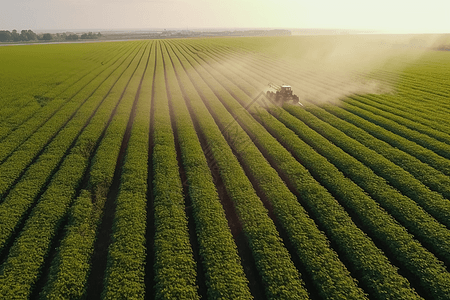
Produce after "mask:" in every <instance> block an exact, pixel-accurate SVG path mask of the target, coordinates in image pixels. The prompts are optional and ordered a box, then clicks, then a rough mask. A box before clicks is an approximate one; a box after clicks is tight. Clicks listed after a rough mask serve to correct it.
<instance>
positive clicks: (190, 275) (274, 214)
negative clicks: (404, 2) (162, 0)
mask: <svg viewBox="0 0 450 300" xmlns="http://www.w3.org/2000/svg"><path fill="white" fill-rule="evenodd" d="M340 39H341V40H339V37H337V38H333V37H270V38H269V37H264V38H263V37H258V38H256V37H255V38H210V39H167V40H138V41H127V42H103V43H88V44H80V43H78V44H55V45H30V46H9V47H0V298H1V299H314V300H315V299H429V300H441V299H442V300H443V299H450V272H449V267H450V123H449V119H450V51H434V50H424V49H417V48H411V49H409V48H408V49H406V48H405V47H400V46H398V47H385V46H383V47H384V48H382V49H384V52H383V51H381V50H379V49H378V48H377V49H375V48H373V47H371V46H368V47H367V48H366V49H360V50H361V51H360V52H351V51H350V52H349V49H354V48H355V47H356V48H357V45H359V40H358V38H348V37H341V38H340ZM343 43H347V44H348V45H349V46H345V47H344V46H342V45H343ZM371 43H373V44H374V45H375V44H377V45H379V44H380V41H379V40H376V38H373V40H372V41H371ZM371 49H372V50H371ZM374 49H375V50H374ZM363 50H364V51H363ZM369 50H371V51H372V52H370V51H369ZM364 53H365V54H364ZM269 82H272V83H275V84H283V83H285V84H290V85H291V86H292V89H293V91H294V93H295V94H296V95H298V96H299V97H300V102H301V104H302V105H293V104H289V103H284V104H279V103H278V104H276V103H273V102H271V101H269V100H268V99H267V98H265V97H264V93H265V91H267V90H268V83H269Z"/></svg>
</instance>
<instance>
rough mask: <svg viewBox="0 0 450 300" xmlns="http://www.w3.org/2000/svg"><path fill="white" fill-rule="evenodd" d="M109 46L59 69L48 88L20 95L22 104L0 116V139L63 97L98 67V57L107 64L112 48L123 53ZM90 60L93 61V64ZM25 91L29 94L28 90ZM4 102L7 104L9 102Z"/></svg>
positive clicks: (111, 55) (116, 52)
mask: <svg viewBox="0 0 450 300" xmlns="http://www.w3.org/2000/svg"><path fill="white" fill-rule="evenodd" d="M110 48H111V49H109V51H108V49H107V48H106V47H105V48H104V49H98V51H96V52H95V53H92V54H90V55H89V57H88V58H86V61H87V62H85V63H81V64H80V63H79V62H78V63H77V64H73V66H72V69H70V70H68V69H64V70H61V71H60V72H59V73H58V74H57V75H56V76H52V80H53V81H55V83H54V84H53V85H51V86H50V87H49V89H48V90H46V91H37V90H36V89H35V88H34V87H33V88H32V91H31V92H32V93H33V94H34V96H31V95H27V96H22V97H20V101H21V102H23V106H22V107H17V104H16V103H15V105H14V112H13V113H11V114H9V115H8V116H7V117H6V116H4V117H3V118H0V140H2V139H3V138H4V137H5V136H6V135H8V134H9V133H10V132H11V131H12V130H14V129H15V128H16V127H18V126H19V125H21V124H22V123H24V122H25V121H26V120H28V119H29V118H30V117H32V116H33V115H34V114H35V113H37V112H38V111H39V110H40V109H43V108H42V106H46V105H48V104H49V102H51V101H52V100H54V99H55V98H59V97H64V92H66V91H67V90H68V89H70V88H71V87H73V86H74V85H76V84H77V83H78V82H79V81H81V80H83V78H85V77H86V76H89V74H91V73H92V72H93V71H94V70H96V69H98V67H99V64H100V62H97V60H98V59H99V58H106V61H105V62H104V64H108V63H109V61H111V60H112V59H113V57H114V56H115V55H113V53H111V52H112V51H111V50H114V53H115V54H119V55H121V54H122V55H123V53H121V52H122V49H120V50H115V49H113V47H111V46H110ZM92 62H94V64H93V63H92ZM27 93H28V94H29V92H27ZM39 101H43V103H39ZM16 102H17V101H16ZM5 104H6V105H9V104H10V103H5Z"/></svg>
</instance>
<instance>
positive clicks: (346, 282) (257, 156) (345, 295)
mask: <svg viewBox="0 0 450 300" xmlns="http://www.w3.org/2000/svg"><path fill="white" fill-rule="evenodd" d="M222 95H223V97H226V94H222ZM222 110H224V108H222ZM216 114H217V115H222V114H224V112H220V111H218V112H217V113H216ZM240 119H242V117H240ZM261 129H262V128H259V129H258V131H256V132H255V131H252V134H254V135H258V141H259V142H260V143H264V144H271V143H273V142H274V141H273V140H272V139H271V138H270V137H268V136H265V137H264V135H263V133H262V131H261ZM255 130H256V129H255ZM236 139H237V140H240V141H241V143H238V144H237V145H236V151H238V152H239V153H240V155H241V158H242V161H243V163H244V164H245V165H246V166H247V167H248V169H249V171H250V172H251V173H252V175H253V178H255V180H256V182H257V184H258V186H259V187H260V189H261V190H262V192H263V194H264V196H265V198H266V199H267V200H268V201H269V202H270V205H271V206H272V207H273V209H274V213H275V216H276V217H277V219H278V220H279V221H280V222H281V224H282V226H283V228H285V230H286V231H287V233H288V236H289V239H290V241H291V242H292V243H293V245H294V247H295V250H296V252H297V254H298V257H299V258H300V259H301V260H302V263H303V264H304V265H305V266H306V271H307V273H308V275H309V276H311V277H312V278H313V282H314V284H315V285H316V289H317V290H318V291H319V294H320V295H322V296H323V297H324V298H334V299H339V298H342V299H361V298H364V295H363V292H362V291H361V290H359V289H358V288H357V286H356V284H355V282H354V280H353V279H352V278H351V276H350V274H349V272H348V271H347V269H346V268H345V266H344V265H343V264H342V262H341V261H340V260H339V258H338V256H337V255H336V253H335V252H334V251H333V250H332V249H331V248H330V246H329V242H328V241H327V239H326V237H325V235H324V234H323V233H321V232H320V231H319V230H318V228H317V226H316V225H315V224H314V221H313V220H312V219H311V218H310V217H309V216H308V215H307V213H306V212H305V210H304V209H303V208H302V206H301V205H300V204H299V203H298V201H297V199H296V197H295V196H294V195H293V194H292V193H291V192H290V191H289V189H288V188H287V187H286V185H285V184H284V183H283V181H282V180H281V179H280V177H279V176H278V174H277V173H276V171H275V170H274V169H272V168H271V166H270V164H269V163H268V162H267V161H266V160H265V158H264V157H263V156H262V154H261V153H260V152H259V150H258V149H257V148H256V147H255V146H254V145H253V144H252V143H251V142H250V140H249V137H248V136H247V135H246V134H245V132H243V131H240V134H239V136H236ZM269 147H270V146H269ZM317 253H320V256H318V255H317Z"/></svg>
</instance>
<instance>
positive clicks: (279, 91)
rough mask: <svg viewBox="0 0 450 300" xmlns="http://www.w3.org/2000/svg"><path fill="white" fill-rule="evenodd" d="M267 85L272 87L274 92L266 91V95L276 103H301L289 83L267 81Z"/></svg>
mask: <svg viewBox="0 0 450 300" xmlns="http://www.w3.org/2000/svg"><path fill="white" fill-rule="evenodd" d="M269 87H271V88H273V89H274V90H275V91H276V92H272V91H267V93H266V96H267V97H268V98H269V99H271V100H272V101H274V102H275V103H277V104H278V105H283V103H290V104H299V105H302V104H301V103H300V102H299V100H298V96H297V95H294V94H293V93H292V88H291V86H290V85H286V84H283V85H281V86H280V85H276V84H273V83H269Z"/></svg>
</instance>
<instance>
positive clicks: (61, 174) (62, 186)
mask: <svg viewBox="0 0 450 300" xmlns="http://www.w3.org/2000/svg"><path fill="white" fill-rule="evenodd" d="M141 51H142V50H141ZM138 61H139V56H137V55H136V56H135V57H134V60H133V61H132V62H130V64H129V65H128V68H127V69H126V70H124V71H123V76H121V77H120V78H118V80H117V84H115V85H114V86H113V87H112V88H111V90H110V92H109V93H108V96H107V98H106V99H105V101H103V103H102V106H101V107H100V108H99V109H98V110H97V111H96V113H95V115H94V116H93V117H92V119H91V121H90V122H89V124H88V125H87V126H86V128H85V129H84V130H83V132H82V133H81V135H80V136H79V137H78V139H77V141H76V144H75V146H74V147H73V148H72V149H71V150H70V153H69V154H68V155H67V156H66V157H65V159H64V161H63V163H62V165H61V167H60V169H59V170H58V171H57V172H56V173H55V175H54V176H53V178H52V181H51V182H50V184H49V187H48V188H47V190H46V191H45V192H44V193H43V195H42V196H41V198H40V199H39V201H38V203H37V205H36V206H35V207H34V208H33V210H32V212H31V214H30V216H29V218H28V219H27V220H26V222H25V226H24V228H23V230H22V231H21V233H20V235H19V236H18V238H17V239H16V240H15V242H14V244H13V246H12V247H11V249H10V251H9V255H8V257H7V260H6V261H5V263H4V264H3V265H2V266H1V268H0V295H1V296H2V297H3V298H5V299H8V298H9V299H10V298H14V297H20V298H27V297H29V295H30V293H31V291H32V290H33V288H34V284H35V282H36V280H37V278H38V277H39V272H40V269H41V268H42V265H43V263H44V261H45V259H46V255H47V253H48V251H49V249H48V247H49V245H50V243H51V242H52V239H53V238H54V236H55V234H56V232H57V231H58V230H59V228H60V225H61V220H62V218H63V217H64V216H65V215H66V213H67V211H68V209H69V207H70V206H71V204H72V202H73V198H74V197H75V196H76V194H77V189H78V187H79V184H80V182H81V180H82V178H83V176H84V174H85V172H86V170H87V168H88V167H89V164H90V160H91V157H92V155H93V151H95V148H96V146H94V147H92V143H94V144H97V143H98V142H97V141H98V140H99V138H101V136H102V135H103V134H104V131H105V130H106V128H107V125H108V120H109V119H110V118H111V115H112V114H113V112H114V111H115V110H116V108H117V106H119V105H120V95H121V94H122V93H123V91H124V89H125V88H126V86H127V83H128V82H129V79H130V77H131V74H132V73H133V72H134V70H135V69H136V66H137V62H138ZM93 104H94V105H95V102H93ZM92 110H93V108H91V111H92ZM87 145H91V147H89V146H88V147H86V146H87Z"/></svg>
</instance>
